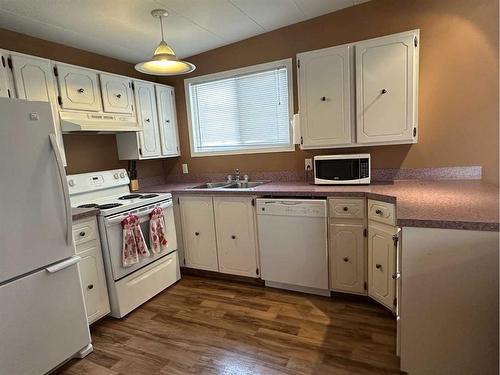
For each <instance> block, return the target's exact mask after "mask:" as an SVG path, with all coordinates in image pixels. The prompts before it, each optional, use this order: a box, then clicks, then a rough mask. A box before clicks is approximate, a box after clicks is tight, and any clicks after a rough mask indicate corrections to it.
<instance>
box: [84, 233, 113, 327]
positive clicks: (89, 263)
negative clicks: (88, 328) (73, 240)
mask: <svg viewBox="0 0 500 375" xmlns="http://www.w3.org/2000/svg"><path fill="white" fill-rule="evenodd" d="M98 251H100V249H99V248H98V247H97V244H96V243H95V242H94V243H93V244H92V246H91V247H89V248H87V249H85V251H84V252H82V253H79V254H78V255H79V256H80V257H81V258H82V260H81V261H80V264H79V268H80V279H81V281H82V290H83V298H84V300H85V308H86V309H87V319H88V321H89V324H91V323H93V322H94V321H96V320H97V319H99V318H101V317H103V316H104V315H106V314H108V313H109V311H110V310H109V300H108V292H107V289H106V281H105V279H104V274H103V271H104V269H103V265H102V261H101V260H100V259H99V258H98V253H97V252H98Z"/></svg>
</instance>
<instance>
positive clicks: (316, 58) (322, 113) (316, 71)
mask: <svg viewBox="0 0 500 375" xmlns="http://www.w3.org/2000/svg"><path fill="white" fill-rule="evenodd" d="M352 50H353V47H352V46H350V45H343V46H339V47H332V48H325V49H322V50H319V51H311V52H305V53H300V54H298V55H297V60H298V63H297V67H298V75H299V107H300V123H301V126H302V134H301V136H302V138H301V145H302V148H315V147H325V146H327V147H329V146H332V145H338V146H346V145H349V144H351V143H352V135H353V133H354V132H353V122H352V120H353V118H352V115H351V108H353V106H352V103H351V81H352V68H351V60H352V57H351V55H352Z"/></svg>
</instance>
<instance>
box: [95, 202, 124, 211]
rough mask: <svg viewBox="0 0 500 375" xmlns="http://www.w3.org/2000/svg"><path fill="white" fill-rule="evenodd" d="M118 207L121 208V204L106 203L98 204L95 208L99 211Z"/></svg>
mask: <svg viewBox="0 0 500 375" xmlns="http://www.w3.org/2000/svg"><path fill="white" fill-rule="evenodd" d="M118 206H122V204H121V203H106V204H100V205H98V206H97V208H99V209H101V210H107V209H108V208H114V207H118Z"/></svg>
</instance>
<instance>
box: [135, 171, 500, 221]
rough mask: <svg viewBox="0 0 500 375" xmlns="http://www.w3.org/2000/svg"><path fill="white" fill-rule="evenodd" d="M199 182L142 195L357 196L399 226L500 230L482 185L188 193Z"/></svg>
mask: <svg viewBox="0 0 500 375" xmlns="http://www.w3.org/2000/svg"><path fill="white" fill-rule="evenodd" d="M199 184H200V183H199V182H198V183H168V184H164V185H158V186H152V187H148V188H145V189H142V190H143V191H144V192H146V191H147V192H152V193H154V192H161V193H167V192H168V193H173V194H210V195H218V194H225V195H241V194H244V195H256V196H307V197H328V196H344V197H347V196H350V197H352V196H356V197H367V198H370V199H376V200H382V201H386V202H391V203H395V204H396V210H397V224H398V226H400V227H427V228H447V229H466V230H483V231H498V229H499V215H498V207H499V205H498V203H499V200H498V196H499V191H498V187H497V186H495V185H491V184H486V183H484V182H482V181H480V180H439V181H424V180H404V181H403V180H401V181H394V182H387V183H375V184H371V185H359V186H355V185H349V186H342V185H335V186H324V185H323V186H322V185H310V184H307V183H305V182H274V183H273V182H271V183H267V184H264V185H261V186H258V187H256V188H254V189H242V190H229V189H215V190H210V189H190V188H192V187H193V186H196V185H199Z"/></svg>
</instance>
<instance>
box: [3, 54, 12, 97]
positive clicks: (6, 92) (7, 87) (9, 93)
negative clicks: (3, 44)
mask: <svg viewBox="0 0 500 375" xmlns="http://www.w3.org/2000/svg"><path fill="white" fill-rule="evenodd" d="M0 59H1V60H2V63H1V64H0V98H12V97H14V95H12V94H13V93H12V91H11V88H10V83H9V78H8V71H7V56H6V54H5V53H4V52H3V51H0Z"/></svg>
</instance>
